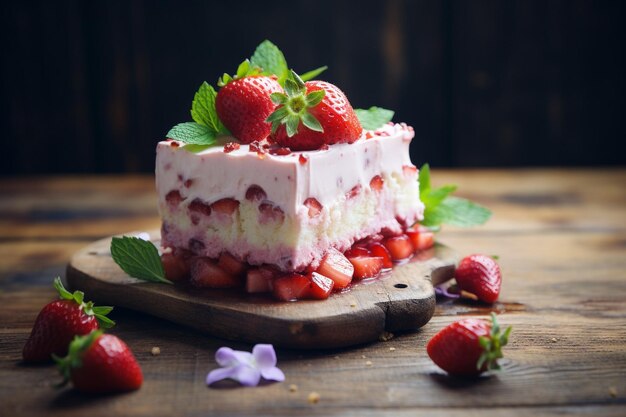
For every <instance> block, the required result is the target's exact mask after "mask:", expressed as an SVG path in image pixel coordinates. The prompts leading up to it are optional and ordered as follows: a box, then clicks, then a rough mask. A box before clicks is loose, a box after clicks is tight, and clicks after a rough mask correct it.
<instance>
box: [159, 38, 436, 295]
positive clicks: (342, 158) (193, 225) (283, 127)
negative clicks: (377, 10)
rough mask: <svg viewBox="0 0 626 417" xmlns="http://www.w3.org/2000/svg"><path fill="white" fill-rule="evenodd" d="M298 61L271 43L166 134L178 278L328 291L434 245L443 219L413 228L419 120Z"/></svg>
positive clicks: (168, 244) (169, 248)
mask: <svg viewBox="0 0 626 417" xmlns="http://www.w3.org/2000/svg"><path fill="white" fill-rule="evenodd" d="M259 51H260V52H259ZM269 57H273V58H271V59H270V58H269ZM272 59H273V60H272ZM268 60H269V61H268ZM264 68H271V69H272V70H271V71H266V70H265V69H264ZM287 68H288V67H287V66H286V63H285V62H284V57H283V56H282V53H280V51H278V49H277V48H276V46H275V45H273V44H271V43H269V42H268V41H266V42H264V43H262V44H261V45H259V47H258V48H257V51H256V52H255V54H254V55H253V56H252V58H251V59H250V60H246V61H244V62H243V63H242V64H241V65H240V66H239V68H238V70H237V74H236V75H235V76H233V77H231V76H229V75H227V74H224V75H223V76H222V77H221V78H220V80H219V81H218V86H219V87H220V89H219V91H217V92H216V90H215V89H213V87H211V86H210V85H208V84H207V83H206V82H205V83H203V84H202V86H201V87H200V89H199V90H198V92H197V93H196V95H195V97H194V101H193V104H192V109H191V115H192V118H193V119H194V122H187V123H181V124H179V125H177V126H175V127H174V128H173V129H172V130H170V132H169V133H168V135H167V137H168V139H167V140H165V141H161V142H159V144H158V146H157V158H156V183H157V191H158V197H159V212H160V214H161V217H162V219H163V223H162V233H161V235H162V245H163V247H164V248H165V252H164V254H163V256H162V260H163V265H164V268H165V272H166V275H167V277H168V278H169V279H170V280H172V281H179V280H185V279H187V280H189V281H190V282H191V284H193V285H195V286H197V287H209V288H225V287H236V286H244V285H245V288H246V290H247V291H248V292H270V291H271V292H273V294H274V296H275V297H276V298H279V299H281V300H291V299H300V298H314V299H322V298H326V297H328V296H329V294H330V293H331V291H337V290H341V289H343V288H346V287H347V286H348V285H349V284H350V283H351V282H352V280H353V279H354V280H359V279H366V278H373V277H376V276H378V275H380V273H381V271H383V270H386V269H389V268H390V267H391V266H392V265H393V262H394V261H401V260H405V259H407V258H409V257H411V256H412V255H413V253H414V252H415V251H416V250H419V249H424V248H426V247H429V246H432V244H433V241H432V232H430V231H427V230H422V229H419V228H415V227H414V225H415V224H416V223H417V222H419V221H420V220H421V219H422V218H423V212H424V205H423V204H422V203H421V202H420V198H419V184H418V171H417V168H416V167H415V166H414V165H413V164H412V163H411V160H410V157H409V145H410V143H411V140H412V139H413V137H414V132H413V129H412V128H411V127H410V126H407V125H406V124H404V123H401V124H397V123H392V122H391V117H392V116H393V112H391V111H389V110H384V109H380V108H376V107H372V108H370V109H369V110H356V111H355V110H354V109H353V108H352V106H351V104H350V102H349V101H348V98H347V97H346V96H345V94H344V93H343V92H342V91H341V90H340V89H339V88H337V87H336V86H334V85H333V84H330V83H328V82H325V81H319V80H312V78H313V77H315V76H317V75H318V74H319V73H320V72H321V70H323V69H324V68H321V69H318V70H314V71H310V72H308V73H305V74H304V75H303V76H302V77H300V76H299V75H298V74H296V73H295V72H294V71H289V70H288V69H287ZM309 80H310V81H309ZM305 81H306V82H305Z"/></svg>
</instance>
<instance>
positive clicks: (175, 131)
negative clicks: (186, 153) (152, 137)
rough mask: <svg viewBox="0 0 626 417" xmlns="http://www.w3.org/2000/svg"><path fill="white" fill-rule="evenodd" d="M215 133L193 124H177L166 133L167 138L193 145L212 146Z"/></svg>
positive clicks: (207, 128)
mask: <svg viewBox="0 0 626 417" xmlns="http://www.w3.org/2000/svg"><path fill="white" fill-rule="evenodd" d="M216 134H217V132H215V131H214V130H212V129H211V128H209V127H207V126H204V125H201V124H199V123H195V122H185V123H179V124H177V125H176V126H174V127H173V128H172V129H170V131H169V132H167V137H168V138H171V139H175V140H179V141H181V142H185V143H190V144H194V145H213V144H214V143H215V136H216Z"/></svg>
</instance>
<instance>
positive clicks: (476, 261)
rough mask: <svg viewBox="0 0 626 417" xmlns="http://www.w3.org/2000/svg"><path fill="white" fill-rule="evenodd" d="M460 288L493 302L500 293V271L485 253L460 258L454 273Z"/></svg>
mask: <svg viewBox="0 0 626 417" xmlns="http://www.w3.org/2000/svg"><path fill="white" fill-rule="evenodd" d="M454 278H455V279H456V283H457V285H458V287H459V288H460V289H462V290H463V291H467V292H469V293H472V294H474V295H475V296H476V297H478V299H479V300H480V301H484V302H485V303H494V302H496V300H497V299H498V296H499V295H500V286H501V285H502V272H501V271H500V266H499V265H498V263H497V262H496V261H495V260H494V259H493V258H491V257H489V256H487V255H478V254H475V255H470V256H466V257H465V258H463V259H462V260H461V262H460V263H459V266H458V267H457V269H456V272H455V274H454Z"/></svg>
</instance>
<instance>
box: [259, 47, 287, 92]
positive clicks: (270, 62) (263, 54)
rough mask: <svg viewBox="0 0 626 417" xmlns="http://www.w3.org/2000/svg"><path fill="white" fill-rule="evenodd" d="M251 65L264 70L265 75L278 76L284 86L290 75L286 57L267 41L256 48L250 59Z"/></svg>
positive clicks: (279, 81)
mask: <svg viewBox="0 0 626 417" xmlns="http://www.w3.org/2000/svg"><path fill="white" fill-rule="evenodd" d="M250 63H251V64H252V66H253V67H260V68H262V69H263V75H272V74H273V75H276V76H277V77H278V83H279V84H280V85H283V83H284V82H285V80H286V79H287V75H288V74H289V67H288V66H287V61H286V60H285V55H283V53H282V52H281V51H280V49H278V47H277V46H276V45H274V44H273V43H272V42H270V41H268V40H267V39H266V40H264V41H263V42H261V44H260V45H259V46H257V47H256V50H255V51H254V54H253V55H252V57H251V58H250Z"/></svg>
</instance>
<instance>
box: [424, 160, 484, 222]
mask: <svg viewBox="0 0 626 417" xmlns="http://www.w3.org/2000/svg"><path fill="white" fill-rule="evenodd" d="M419 183H420V187H419V188H420V200H421V201H422V202H423V203H424V206H425V209H424V220H422V221H421V224H423V225H424V226H431V227H433V226H440V225H442V224H449V225H452V226H459V227H472V226H478V225H481V224H484V223H485V222H486V221H487V220H489V218H490V217H491V211H490V210H489V209H488V208H486V207H483V206H481V205H479V204H476V203H473V202H471V201H469V200H466V199H464V198H459V197H454V196H452V195H451V194H452V193H453V192H454V191H456V189H457V186H456V185H444V186H443V187H439V188H435V189H432V188H431V186H430V167H429V166H428V164H424V165H423V166H422V167H421V168H420V171H419Z"/></svg>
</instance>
